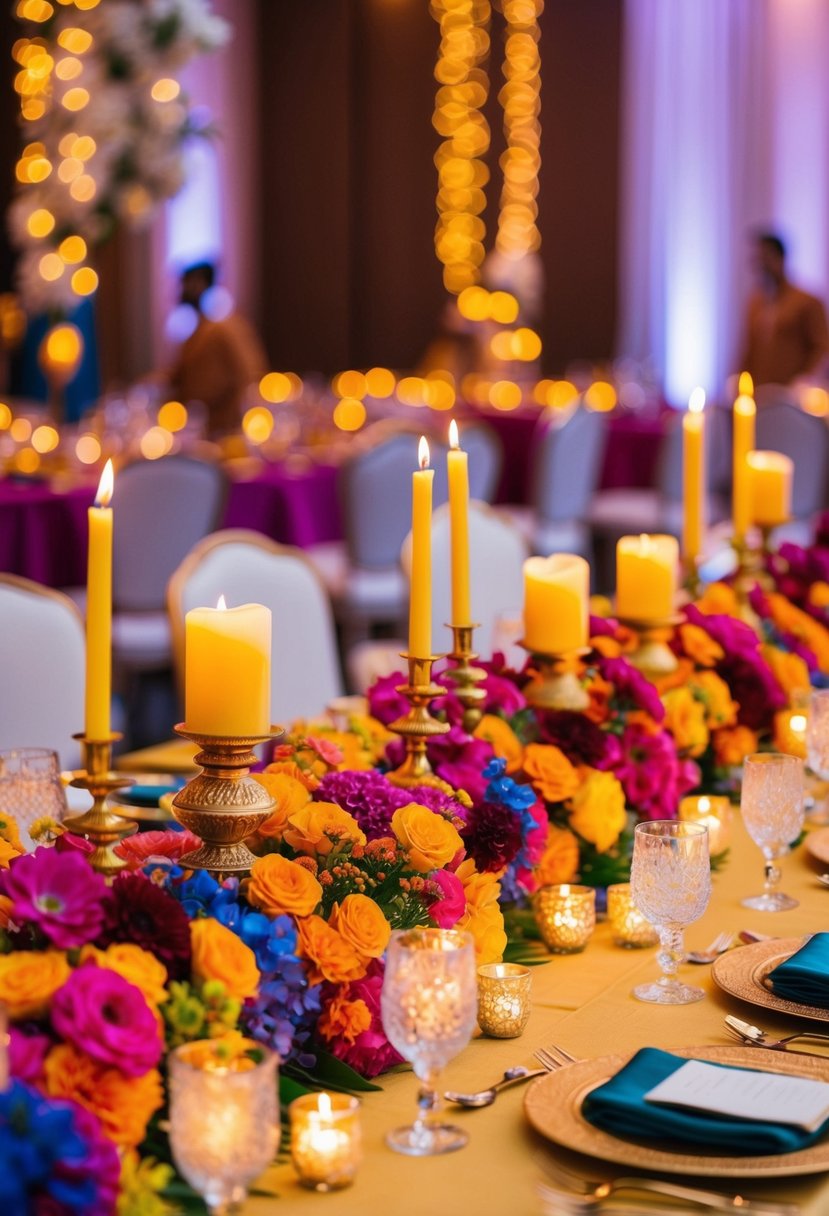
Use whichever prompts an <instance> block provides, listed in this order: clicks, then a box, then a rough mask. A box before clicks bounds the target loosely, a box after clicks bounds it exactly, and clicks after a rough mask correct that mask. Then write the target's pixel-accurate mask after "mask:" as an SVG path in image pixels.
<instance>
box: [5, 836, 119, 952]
mask: <svg viewBox="0 0 829 1216" xmlns="http://www.w3.org/2000/svg"><path fill="white" fill-rule="evenodd" d="M0 892H2V894H4V895H6V896H7V897H8V898H9V899H10V900H11V904H12V906H11V908H10V909H9V916H10V918H11V920H13V921H14V922H15V923H16V924H30V925H33V926H35V927H37V928H38V929H40V930H41V931H42V932H43V933H44V934H45V935H46V937H48V938H49V940H50V941H51V942H53V943H54V945H56V946H57V947H58V949H59V950H71V949H73V948H74V947H76V946H85V945H86V944H87V942H91V941H92V940H93V939H94V938H95V937H97V935H98V933H99V932H100V929H101V925H102V924H103V922H104V914H105V910H106V905H107V903H108V901H109V891H108V889H107V885H106V883H105V882H104V880H103V878H102V877H101V876H100V874H96V873H95V871H94V870H93V869H92V868H91V866H90V865H89V863H88V862H87V861H86V860H85V859H84V858H83V857H82V856H81V855H80V854H78V853H76V852H74V851H72V852H68V853H59V852H58V851H57V850H56V849H48V848H40V849H35V851H34V853H28V854H24V855H23V856H21V857H16V858H14V860H13V861H12V862H11V865H10V866H9V868H8V870H5V871H3V872H2V874H0Z"/></svg>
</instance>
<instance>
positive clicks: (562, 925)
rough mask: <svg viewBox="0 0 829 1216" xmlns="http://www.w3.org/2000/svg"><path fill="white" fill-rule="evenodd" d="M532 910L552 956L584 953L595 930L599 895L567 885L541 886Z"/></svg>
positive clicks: (588, 889) (583, 888) (534, 898)
mask: <svg viewBox="0 0 829 1216" xmlns="http://www.w3.org/2000/svg"><path fill="white" fill-rule="evenodd" d="M533 910H534V912H535V919H536V922H537V923H538V928H539V931H540V933H541V936H542V938H543V939H544V944H545V945H546V947H547V949H548V950H552V952H553V954H575V953H576V951H578V950H583V949H584V947H585V946H586V945H587V943H588V942H589V940H590V938H591V936H592V933H593V930H594V928H595V927H596V892H595V890H594V889H593V887H579V886H574V885H573V884H571V883H569V882H566V883H561V884H560V885H554V886H549V887H541V889H540V890H538V891H536V893H535V895H534V897H533Z"/></svg>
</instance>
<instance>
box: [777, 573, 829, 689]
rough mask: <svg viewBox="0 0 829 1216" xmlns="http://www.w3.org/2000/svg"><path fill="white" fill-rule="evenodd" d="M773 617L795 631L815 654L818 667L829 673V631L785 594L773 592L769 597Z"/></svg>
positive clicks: (781, 626)
mask: <svg viewBox="0 0 829 1216" xmlns="http://www.w3.org/2000/svg"><path fill="white" fill-rule="evenodd" d="M768 602H769V608H770V610H771V617H772V620H773V621H774V623H775V625H777V626H778V627H779V628H780V629H782V630H784V631H785V632H786V633H793V634H794V636H795V637H796V638H799V639H800V641H801V642H803V643H804V644H805V645H806V646H808V647H809V649H810V650H811V651H812V653H813V654H814V656H815V658H816V659H817V663H818V667H819V668H820V670H821V671H822V672H823V673H824V675H826V674H829V631H827V630H826V629H824V627H823V626H822V625H821V624H820V623H819V622H818V621H816V620H815V619H814V617H811V616H809V614H808V613H807V612H803V611H802V610H801V609H800V608H797V607H796V606H795V605H794V604H792V603H790V602H789V600H787V599H786V597H785V596H784V595H779V594H777V593H773V594H771V595H769V597H768Z"/></svg>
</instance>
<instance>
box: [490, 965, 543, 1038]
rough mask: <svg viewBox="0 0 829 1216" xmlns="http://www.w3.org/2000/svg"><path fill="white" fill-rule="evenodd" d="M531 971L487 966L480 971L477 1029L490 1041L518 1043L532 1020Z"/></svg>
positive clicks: (526, 968)
mask: <svg viewBox="0 0 829 1216" xmlns="http://www.w3.org/2000/svg"><path fill="white" fill-rule="evenodd" d="M531 982H532V975H531V974H530V969H529V967H519V966H518V964H517V963H484V964H483V965H482V966H481V967H479V968H478V1025H479V1026H480V1028H481V1030H482V1031H483V1032H484V1034H486V1035H489V1037H490V1038H491V1039H517V1038H518V1036H519V1035H520V1034H523V1033H524V1027H525V1026H526V1025H527V1020H528V1018H529V1016H530V985H531Z"/></svg>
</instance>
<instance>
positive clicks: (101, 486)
mask: <svg viewBox="0 0 829 1216" xmlns="http://www.w3.org/2000/svg"><path fill="white" fill-rule="evenodd" d="M114 487H115V477H114V474H113V472H112V461H111V460H108V461H107V462H106V464H105V465H104V469H103V472H102V473H101V480H100V481H99V482H98V492H97V493H96V495H95V506H96V507H108V506H109V504H110V502H111V501H112V491H113V489H114Z"/></svg>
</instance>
